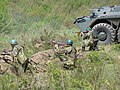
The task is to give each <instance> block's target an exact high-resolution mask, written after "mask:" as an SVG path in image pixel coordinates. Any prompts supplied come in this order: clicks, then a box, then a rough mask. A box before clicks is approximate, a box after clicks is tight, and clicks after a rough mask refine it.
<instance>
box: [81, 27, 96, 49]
mask: <svg viewBox="0 0 120 90" xmlns="http://www.w3.org/2000/svg"><path fill="white" fill-rule="evenodd" d="M97 44H98V39H97V38H95V37H93V35H92V29H91V28H90V27H88V28H87V29H86V32H83V33H82V51H85V47H89V51H91V50H98V46H97Z"/></svg>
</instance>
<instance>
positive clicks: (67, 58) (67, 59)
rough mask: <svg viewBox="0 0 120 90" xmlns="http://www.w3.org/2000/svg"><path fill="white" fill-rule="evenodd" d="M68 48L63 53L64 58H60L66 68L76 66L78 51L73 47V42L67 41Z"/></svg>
mask: <svg viewBox="0 0 120 90" xmlns="http://www.w3.org/2000/svg"><path fill="white" fill-rule="evenodd" d="M66 43H67V47H66V48H65V49H64V50H62V51H61V53H63V54H64V57H63V58H60V59H61V61H62V63H63V66H64V67H69V66H75V62H76V57H77V50H76V49H75V48H74V47H73V41H72V40H67V41H66Z"/></svg>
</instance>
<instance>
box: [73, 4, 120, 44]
mask: <svg viewBox="0 0 120 90" xmlns="http://www.w3.org/2000/svg"><path fill="white" fill-rule="evenodd" d="M74 24H76V25H77V26H78V27H79V28H80V31H81V32H86V28H88V27H90V28H91V29H92V30H93V36H94V37H98V39H99V43H100V44H110V43H112V42H115V43H120V5H114V6H105V7H101V8H98V9H92V10H91V14H90V15H88V16H83V17H80V18H77V19H76V20H75V22H74Z"/></svg>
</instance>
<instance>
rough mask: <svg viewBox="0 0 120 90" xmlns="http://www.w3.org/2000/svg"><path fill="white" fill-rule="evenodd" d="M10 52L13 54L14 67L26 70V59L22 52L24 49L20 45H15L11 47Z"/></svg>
mask: <svg viewBox="0 0 120 90" xmlns="http://www.w3.org/2000/svg"><path fill="white" fill-rule="evenodd" d="M11 54H12V56H13V64H14V65H15V67H16V68H19V69H21V71H23V69H24V72H25V71H26V67H27V66H28V62H29V61H28V59H27V57H26V56H25V54H24V49H23V47H22V46H20V45H15V46H14V47H13V48H12V51H11Z"/></svg>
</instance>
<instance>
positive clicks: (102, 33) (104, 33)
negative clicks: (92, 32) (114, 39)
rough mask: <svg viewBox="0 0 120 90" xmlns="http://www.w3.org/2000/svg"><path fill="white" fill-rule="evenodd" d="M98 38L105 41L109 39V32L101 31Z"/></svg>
mask: <svg viewBox="0 0 120 90" xmlns="http://www.w3.org/2000/svg"><path fill="white" fill-rule="evenodd" d="M98 39H99V40H100V41H105V40H106V39H107V34H106V32H100V33H99V34H98Z"/></svg>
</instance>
